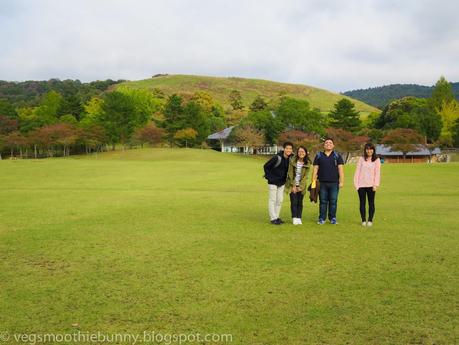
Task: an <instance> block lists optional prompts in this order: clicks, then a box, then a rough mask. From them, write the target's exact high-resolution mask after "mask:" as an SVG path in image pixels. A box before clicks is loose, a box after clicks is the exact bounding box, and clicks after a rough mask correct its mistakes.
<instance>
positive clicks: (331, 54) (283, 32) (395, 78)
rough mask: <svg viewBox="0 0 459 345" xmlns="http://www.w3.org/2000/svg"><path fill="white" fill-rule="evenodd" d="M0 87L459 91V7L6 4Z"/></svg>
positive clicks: (82, 0) (429, 1) (1, 5)
mask: <svg viewBox="0 0 459 345" xmlns="http://www.w3.org/2000/svg"><path fill="white" fill-rule="evenodd" d="M0 42H1V47H0V79H1V80H16V81H23V80H31V79H33V80H43V79H50V78H60V79H67V78H70V79H80V80H82V81H92V80H97V79H107V78H111V79H130V80H137V79H145V78H149V77H150V76H152V75H153V74H156V73H169V74H199V75H211V76H239V77H253V78H260V79H268V80H275V81H283V82H293V83H300V84H307V85H312V86H316V87H321V88H325V89H329V90H333V91H338V92H339V91H346V90H350V89H355V88H367V87H374V86H381V85H387V84H396V83H417V84H423V85H432V84H434V83H435V82H436V80H437V79H438V78H439V77H440V75H444V76H445V77H446V78H447V79H448V80H449V81H459V1H458V0H399V1H392V0H373V1H371V0H368V1H353V0H347V1H341V0H335V1H327V0H275V1H274V0H273V1H271V0H267V1H261V0H260V1H251V0H228V1H226V0H224V1H223V0H222V1H219V0H211V1H207V0H205V1H193V0H190V1H185V0H183V1H179V0H166V1H160V0H158V1H156V0H150V1H149V0H129V1H128V0H0Z"/></svg>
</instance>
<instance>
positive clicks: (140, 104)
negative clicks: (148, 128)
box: [117, 87, 164, 128]
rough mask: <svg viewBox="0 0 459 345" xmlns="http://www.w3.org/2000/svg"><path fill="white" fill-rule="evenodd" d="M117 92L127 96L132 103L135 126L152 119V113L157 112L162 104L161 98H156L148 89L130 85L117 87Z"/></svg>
mask: <svg viewBox="0 0 459 345" xmlns="http://www.w3.org/2000/svg"><path fill="white" fill-rule="evenodd" d="M117 91H118V92H121V93H123V94H125V95H126V96H128V97H129V98H130V99H131V101H132V104H133V105H134V117H135V120H134V121H135V125H136V127H139V128H140V127H143V126H145V124H146V123H147V122H149V121H151V120H152V117H153V114H155V113H157V112H159V111H160V110H161V109H162V106H163V103H164V102H163V100H162V99H160V98H157V97H155V96H154V95H153V93H151V92H150V91H148V90H138V89H133V88H130V87H118V88H117Z"/></svg>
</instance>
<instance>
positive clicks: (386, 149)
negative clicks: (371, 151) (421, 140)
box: [376, 145, 441, 156]
mask: <svg viewBox="0 0 459 345" xmlns="http://www.w3.org/2000/svg"><path fill="white" fill-rule="evenodd" d="M418 147H419V151H411V152H408V153H407V156H430V155H431V154H433V155H436V154H439V153H441V151H440V149H439V148H438V147H436V148H435V149H434V150H433V151H432V153H431V152H429V150H428V149H427V147H425V146H424V145H418ZM376 154H378V155H381V156H402V155H403V152H402V151H391V148H390V146H386V145H376Z"/></svg>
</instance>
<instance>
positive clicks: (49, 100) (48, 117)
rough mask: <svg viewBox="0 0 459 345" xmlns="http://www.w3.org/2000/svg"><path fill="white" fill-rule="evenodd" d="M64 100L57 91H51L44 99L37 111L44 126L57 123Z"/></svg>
mask: <svg viewBox="0 0 459 345" xmlns="http://www.w3.org/2000/svg"><path fill="white" fill-rule="evenodd" d="M62 100H63V97H62V95H61V94H60V93H58V92H56V91H50V92H48V93H47V94H46V95H45V96H44V97H43V99H42V101H41V102H40V105H39V106H38V108H36V109H35V114H36V115H37V116H38V118H39V119H40V120H41V122H42V123H43V124H46V125H49V124H54V123H56V122H57V118H58V116H57V115H58V111H59V109H60V107H61V104H62Z"/></svg>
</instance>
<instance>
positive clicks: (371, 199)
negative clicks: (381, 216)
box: [357, 187, 376, 222]
mask: <svg viewBox="0 0 459 345" xmlns="http://www.w3.org/2000/svg"><path fill="white" fill-rule="evenodd" d="M357 193H359V199H360V216H361V217H362V222H364V221H365V220H366V210H365V205H366V199H367V198H368V221H369V222H372V221H373V216H374V215H375V195H376V192H375V191H373V188H372V187H363V188H359V189H358V190H357Z"/></svg>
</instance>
